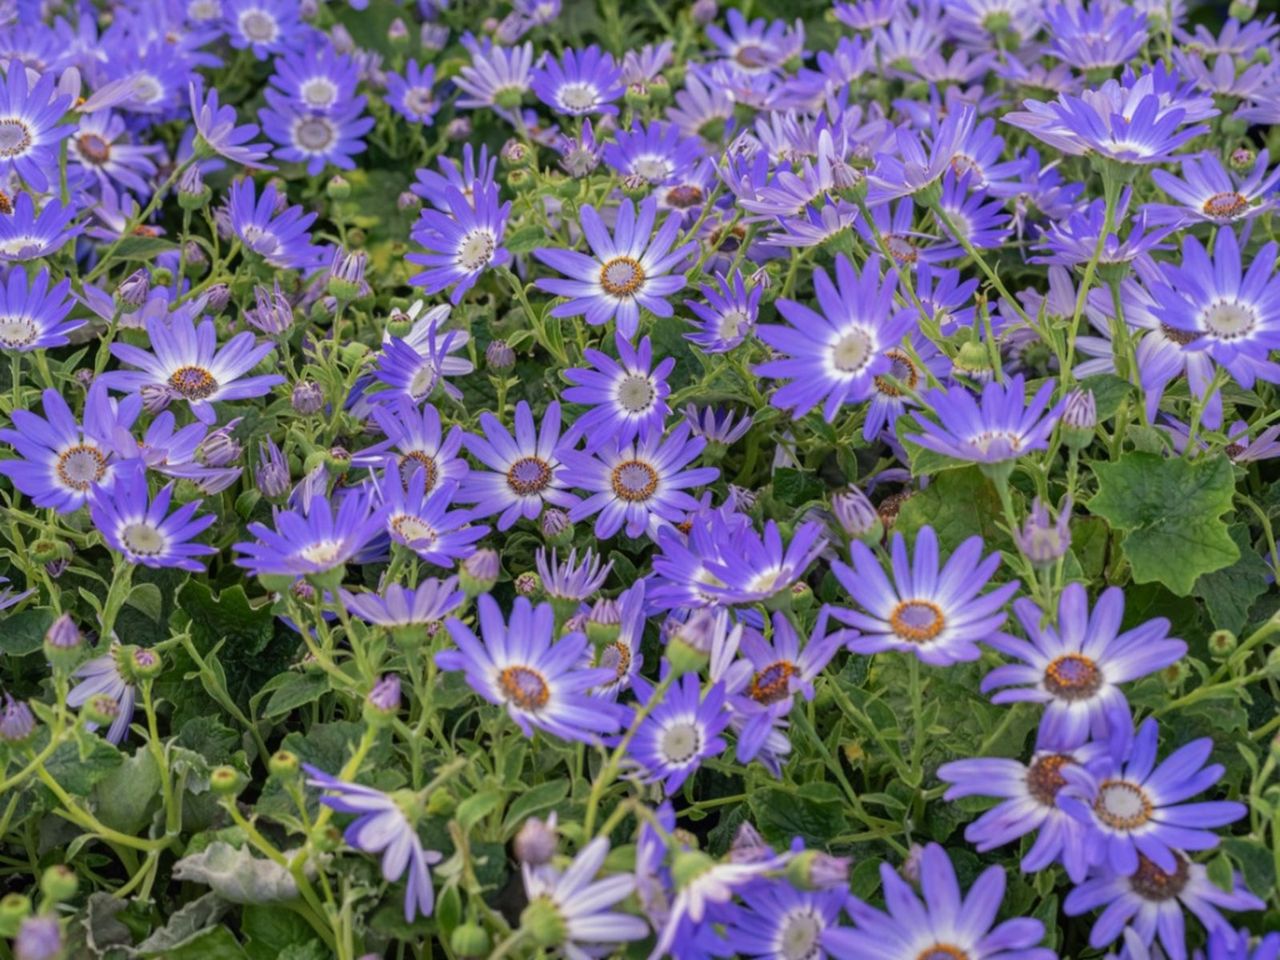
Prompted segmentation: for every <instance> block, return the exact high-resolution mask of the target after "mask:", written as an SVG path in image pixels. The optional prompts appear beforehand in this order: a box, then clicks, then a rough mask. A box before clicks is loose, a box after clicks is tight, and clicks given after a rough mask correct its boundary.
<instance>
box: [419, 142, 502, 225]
mask: <svg viewBox="0 0 1280 960" xmlns="http://www.w3.org/2000/svg"><path fill="white" fill-rule="evenodd" d="M436 163H437V165H438V166H439V167H440V172H439V173H436V172H435V171H434V170H418V171H417V173H416V174H415V176H416V177H417V179H416V181H415V182H414V184H413V186H412V187H410V188H409V189H411V190H412V191H413V192H414V193H416V194H417V195H418V196H420V197H421V198H422V199H423V200H425V201H427V203H429V204H431V205H432V206H433V207H435V208H436V209H437V210H439V211H441V212H442V213H449V212H450V211H451V210H452V209H453V207H452V205H451V201H450V199H449V189H450V188H451V187H452V188H453V189H454V190H457V191H458V192H459V193H460V194H462V196H463V197H464V198H466V201H467V203H469V204H471V205H472V206H474V205H475V195H476V193H477V192H478V191H487V190H489V189H490V188H491V187H493V185H494V183H495V182H496V181H495V180H494V175H495V174H496V173H497V170H498V158H497V157H490V156H489V148H488V147H487V146H485V145H484V144H481V145H480V151H479V153H478V154H477V153H476V151H475V150H474V149H472V146H471V144H469V143H465V144H463V145H462V163H461V164H459V163H458V161H456V160H454V159H453V158H451V157H440V158H439V159H438V160H437V161H436Z"/></svg>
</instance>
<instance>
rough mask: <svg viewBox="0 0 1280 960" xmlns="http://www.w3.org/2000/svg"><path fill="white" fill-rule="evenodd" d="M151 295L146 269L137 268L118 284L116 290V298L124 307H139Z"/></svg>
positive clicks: (149, 279)
mask: <svg viewBox="0 0 1280 960" xmlns="http://www.w3.org/2000/svg"><path fill="white" fill-rule="evenodd" d="M150 293H151V276H150V274H148V273H147V271H146V268H144V267H139V268H138V269H137V270H135V271H133V273H131V274H129V276H127V277H125V278H124V280H122V281H121V282H120V286H119V287H117V288H116V298H117V299H118V300H119V301H120V302H121V303H123V304H125V305H126V306H130V307H140V306H142V305H143V304H144V303H146V302H147V296H148V295H149V294H150Z"/></svg>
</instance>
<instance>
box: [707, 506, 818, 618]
mask: <svg viewBox="0 0 1280 960" xmlns="http://www.w3.org/2000/svg"><path fill="white" fill-rule="evenodd" d="M822 531H823V526H822V524H820V523H818V522H816V521H813V522H809V523H800V524H798V525H797V526H796V528H795V532H794V533H792V534H791V539H790V542H788V543H787V544H786V545H785V546H784V545H783V542H782V531H781V530H779V529H778V524H777V523H776V522H774V521H773V520H769V521H766V522H765V525H764V534H763V535H761V534H758V533H756V531H755V528H754V527H751V526H746V527H744V528H743V529H742V530H741V531H740V532H739V533H738V535H737V536H735V537H734V538H733V540H732V543H731V545H730V546H728V548H727V549H725V550H724V551H723V553H722V554H721V558H720V560H719V562H711V563H709V564H708V566H707V569H708V570H709V571H710V572H711V573H712V574H713V575H714V576H715V577H716V579H718V580H719V581H720V582H721V584H722V586H710V587H708V589H709V590H710V591H711V592H712V593H715V594H718V595H719V596H720V598H721V601H722V602H725V603H757V602H761V601H764V600H768V599H770V598H771V597H773V596H775V595H777V594H779V593H781V592H782V591H784V590H789V589H790V588H791V586H792V585H793V584H795V583H797V582H798V581H799V580H800V579H801V578H802V577H803V576H804V573H805V571H806V570H808V569H809V567H810V565H811V564H812V563H813V561H814V560H816V559H817V558H818V555H819V554H821V553H822V551H823V550H825V549H826V547H827V540H826V538H825V537H823V535H822Z"/></svg>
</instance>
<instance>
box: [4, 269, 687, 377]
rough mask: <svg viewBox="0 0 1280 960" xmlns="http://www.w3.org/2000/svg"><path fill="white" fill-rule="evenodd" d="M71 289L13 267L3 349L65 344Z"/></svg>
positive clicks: (76, 323)
mask: <svg viewBox="0 0 1280 960" xmlns="http://www.w3.org/2000/svg"><path fill="white" fill-rule="evenodd" d="M70 290H71V281H70V280H65V279H64V280H62V281H60V282H59V283H57V284H55V285H54V286H53V287H52V288H50V287H49V271H48V269H42V270H41V271H40V272H39V273H38V274H36V276H35V280H33V281H31V282H30V283H28V281H27V272H26V271H25V270H23V269H21V268H13V269H11V270H10V271H9V278H8V280H7V282H4V283H0V350H5V351H14V352H17V353H29V352H30V351H32V350H42V349H45V348H48V347H62V346H65V345H66V344H67V343H68V342H69V341H68V339H67V334H68V333H70V332H71V331H72V330H77V329H79V328H80V327H82V326H84V323H85V322H84V320H68V319H67V314H68V313H70V312H71V308H72V307H73V306H75V300H73V299H71V297H70V296H68V294H69V292H70ZM673 362H674V361H673Z"/></svg>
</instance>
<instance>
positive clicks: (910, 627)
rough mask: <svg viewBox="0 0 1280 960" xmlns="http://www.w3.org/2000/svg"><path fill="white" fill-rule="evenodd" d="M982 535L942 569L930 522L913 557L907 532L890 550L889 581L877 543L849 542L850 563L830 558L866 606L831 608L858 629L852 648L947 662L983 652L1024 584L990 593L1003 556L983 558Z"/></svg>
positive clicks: (851, 593) (968, 542) (939, 663)
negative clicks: (984, 590) (875, 550)
mask: <svg viewBox="0 0 1280 960" xmlns="http://www.w3.org/2000/svg"><path fill="white" fill-rule="evenodd" d="M982 549H983V543H982V538H981V537H970V538H969V539H968V540H966V541H965V542H964V543H962V544H960V546H959V547H958V548H957V549H956V551H955V552H954V553H953V554H951V556H950V557H949V558H948V559H947V562H946V564H945V565H943V566H942V567H941V569H939V558H938V536H937V534H935V533H934V532H933V528H932V527H921V528H920V532H919V533H917V534H916V542H915V546H914V557H909V556H908V554H907V542H906V539H905V538H904V537H903V536H902V534H901V533H895V534H894V535H893V545H892V547H891V548H890V553H891V557H892V564H893V582H892V583H890V582H889V579H888V577H886V576H885V575H884V571H883V570H882V569H881V568H880V561H879V559H878V558H877V557H876V555H875V553H873V552H872V550H871V548H870V547H868V546H867V545H866V544H865V543H862V542H861V541H860V540H855V541H853V542H852V543H850V544H849V554H850V559H851V560H852V562H853V565H852V566H847V565H845V564H844V563H841V562H840V561H839V560H836V561H834V562H833V563H832V564H831V571H832V573H834V574H835V576H836V579H837V580H839V581H840V583H841V585H842V586H843V587H844V588H845V590H847V591H848V592H849V596H850V597H852V598H853V600H854V601H855V602H856V603H857V604H858V606H859V607H861V608H862V610H863V611H865V612H858V611H856V610H845V609H842V608H839V607H836V608H834V609H833V610H832V613H833V614H834V615H835V618H836V619H837V620H839V621H841V622H842V623H845V624H847V625H848V626H851V627H855V628H856V629H857V630H858V631H859V633H860V635H859V636H857V637H855V638H854V639H852V640H850V641H849V649H850V650H852V651H853V652H854V653H864V654H872V653H880V652H882V651H884V650H899V651H902V652H903V653H912V654H914V655H915V656H917V657H919V658H920V660H921V662H923V663H927V664H929V665H931V666H938V667H945V666H949V665H951V664H953V663H959V662H961V661H965V660H977V659H978V657H979V656H981V651H980V650H979V649H978V642H979V641H982V642H986V641H988V640H990V639H991V636H992V635H993V634H994V633H996V631H998V630H999V629H1000V626H1001V625H1002V624H1003V623H1004V621H1005V615H1004V613H1003V612H1002V610H1001V608H1002V607H1003V606H1004V605H1005V604H1006V603H1007V602H1008V600H1009V598H1010V597H1011V596H1013V594H1014V593H1016V592H1017V590H1018V582H1017V581H1016V580H1015V581H1013V582H1012V583H1006V584H1004V585H1003V586H1000V587H997V588H996V589H994V590H992V591H991V592H990V593H986V594H982V593H981V590H982V588H983V587H985V586H986V585H987V583H988V582H989V581H990V580H991V577H992V575H994V574H995V572H996V570H997V569H998V568H999V566H1000V554H999V553H998V552H992V553H990V554H988V555H987V556H986V557H985V558H984V557H983V556H982Z"/></svg>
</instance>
